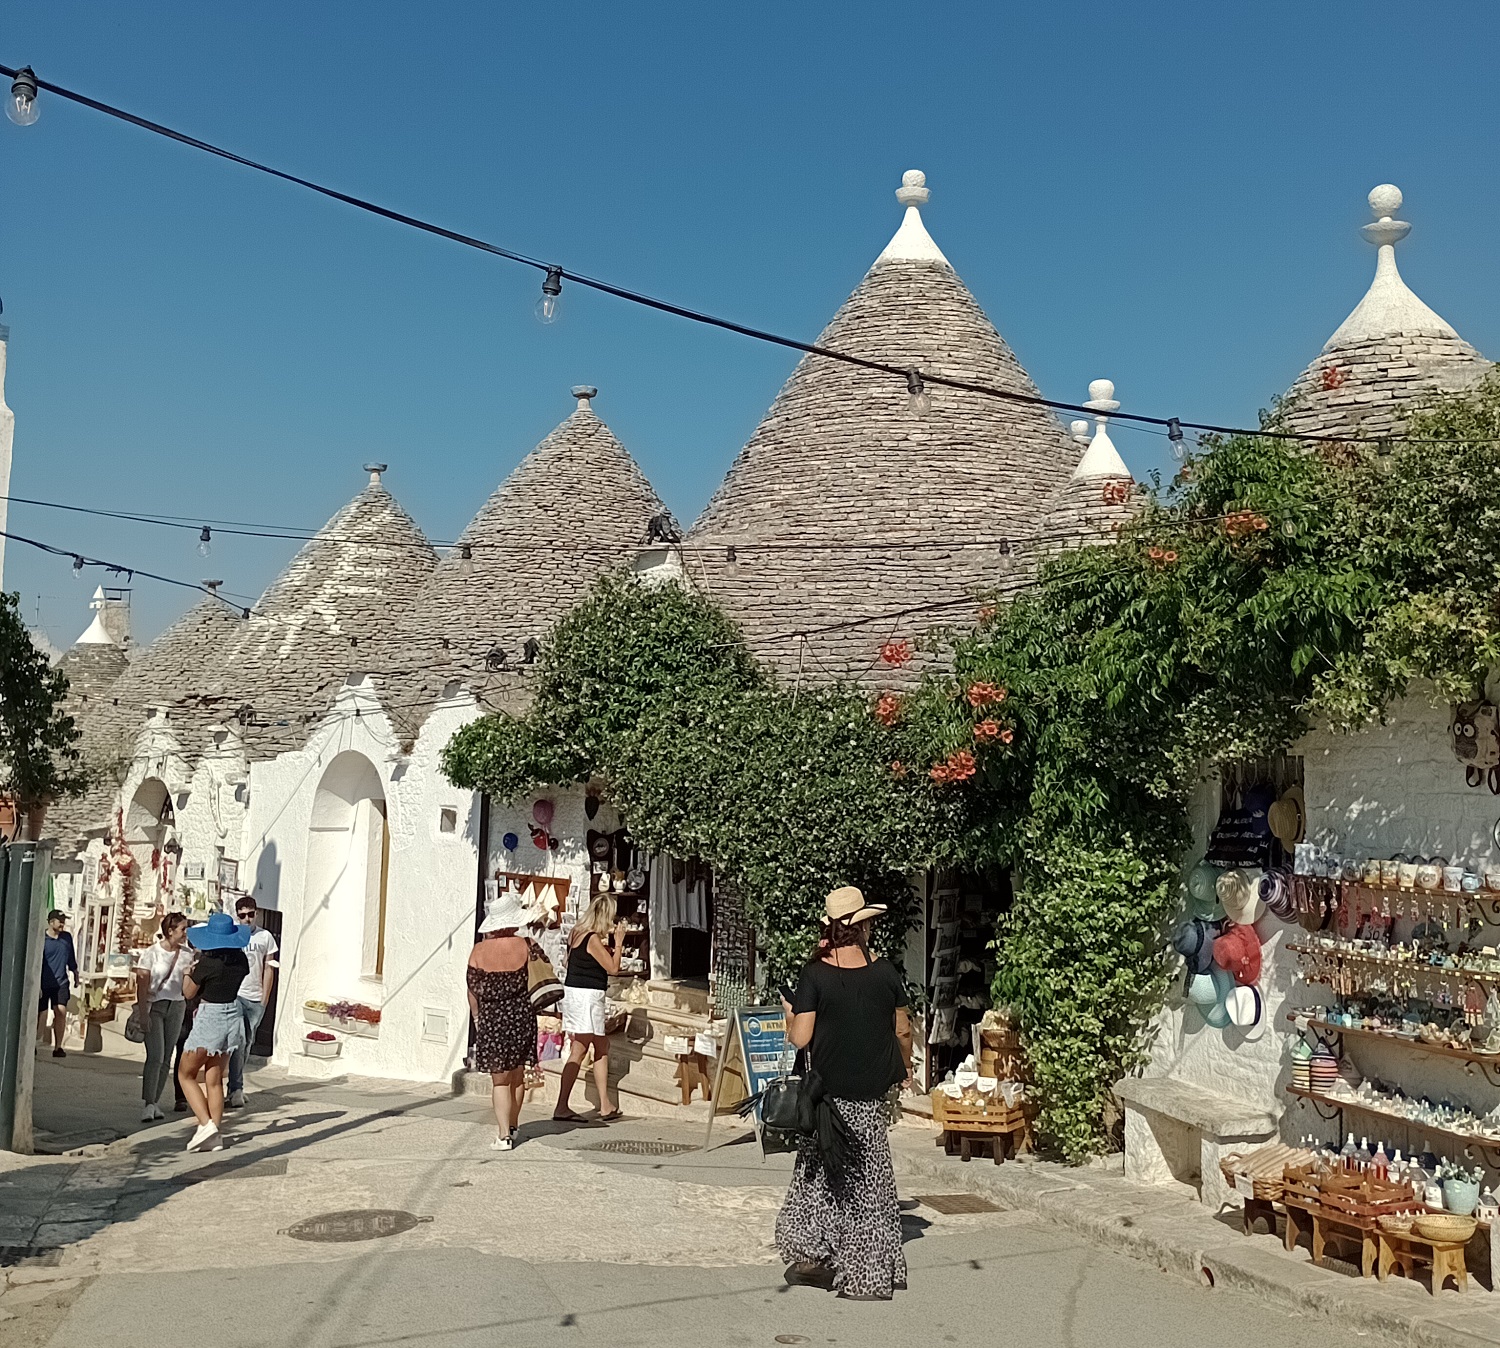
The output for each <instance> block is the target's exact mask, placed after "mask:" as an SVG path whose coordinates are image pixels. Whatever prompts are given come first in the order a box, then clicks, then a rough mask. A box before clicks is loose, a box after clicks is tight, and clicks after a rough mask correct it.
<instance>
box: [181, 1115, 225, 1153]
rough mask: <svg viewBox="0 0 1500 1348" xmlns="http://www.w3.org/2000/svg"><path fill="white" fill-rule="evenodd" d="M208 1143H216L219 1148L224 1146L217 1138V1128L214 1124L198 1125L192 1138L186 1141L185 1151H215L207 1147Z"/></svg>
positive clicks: (221, 1140) (220, 1139)
mask: <svg viewBox="0 0 1500 1348" xmlns="http://www.w3.org/2000/svg"><path fill="white" fill-rule="evenodd" d="M210 1142H217V1143H218V1144H219V1146H220V1147H222V1146H223V1145H224V1141H223V1139H222V1138H221V1137H220V1136H219V1129H218V1126H217V1125H216V1124H214V1123H212V1122H209V1123H200V1124H199V1125H198V1127H197V1129H196V1130H194V1132H193V1135H192V1137H190V1138H189V1139H188V1144H187V1150H188V1151H215V1150H217V1148H215V1147H211V1146H209V1145H208V1144H209V1143H210Z"/></svg>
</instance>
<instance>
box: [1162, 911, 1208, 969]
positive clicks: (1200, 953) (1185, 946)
mask: <svg viewBox="0 0 1500 1348" xmlns="http://www.w3.org/2000/svg"><path fill="white" fill-rule="evenodd" d="M1218 934H1219V925H1218V923H1216V922H1208V921H1206V920H1205V919H1203V918H1201V917H1193V918H1189V919H1188V920H1187V921H1186V922H1184V923H1183V924H1182V926H1180V927H1179V928H1178V929H1177V931H1176V934H1175V935H1174V936H1173V937H1172V948H1173V949H1174V950H1175V951H1176V952H1177V953H1178V954H1179V955H1181V956H1182V958H1183V961H1184V962H1185V963H1186V965H1187V969H1188V972H1189V973H1194V974H1206V973H1207V972H1208V971H1209V969H1210V968H1211V967H1212V966H1213V962H1214V938H1215V937H1216V936H1217V935H1218Z"/></svg>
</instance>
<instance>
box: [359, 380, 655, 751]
mask: <svg viewBox="0 0 1500 1348" xmlns="http://www.w3.org/2000/svg"><path fill="white" fill-rule="evenodd" d="M596 394H597V390H595V389H592V388H587V387H582V386H580V387H578V388H575V389H574V390H573V395H574V397H576V398H577V399H578V407H577V409H576V410H575V411H574V412H573V413H572V415H571V416H569V417H568V418H567V419H566V420H565V421H563V422H562V423H561V424H560V425H558V426H557V427H556V429H554V430H553V431H552V432H551V433H550V434H549V435H548V436H547V437H546V438H545V439H544V440H543V441H542V442H541V443H540V444H539V445H538V446H537V447H536V448H535V449H534V450H532V451H531V453H530V454H528V455H527V456H526V457H525V458H524V459H523V460H522V461H521V462H520V463H519V464H518V465H517V466H516V468H515V470H514V471H513V472H512V473H511V474H510V476H509V477H507V478H506V479H505V481H504V482H503V483H502V484H501V485H500V486H499V487H498V488H497V489H496V490H495V492H494V493H493V494H492V495H491V496H490V498H489V500H487V501H486V502H485V503H484V505H483V506H482V507H481V508H480V511H479V513H478V514H477V515H475V516H474V518H473V519H472V520H471V521H470V522H469V525H468V527H467V528H466V529H465V530H464V531H463V533H462V534H461V535H460V536H459V540H458V542H457V543H456V544H455V545H454V547H453V548H452V549H451V550H450V551H449V553H448V555H447V556H446V557H445V558H444V559H443V561H442V563H441V565H440V566H439V567H438V568H437V570H436V571H435V573H434V574H433V575H432V577H431V578H430V579H429V580H428V582H427V583H426V584H425V585H424V586H423V587H422V590H421V593H420V594H419V595H417V596H416V599H415V601H414V603H413V604H412V606H411V609H410V612H409V614H408V617H407V620H406V622H405V624H404V625H403V627H402V630H401V632H400V635H399V638H398V645H399V647H400V649H401V651H402V653H403V654H402V658H401V659H400V660H398V661H397V662H396V663H397V664H398V665H400V666H404V669H403V670H402V671H401V672H400V673H397V674H395V675H393V676H389V677H387V678H385V679H384V680H383V681H382V682H383V683H384V693H385V696H384V700H385V701H386V703H387V705H388V707H390V708H391V709H392V711H393V715H394V716H395V718H396V719H397V720H398V721H401V722H402V723H403V728H404V730H405V732H406V733H407V735H408V737H414V736H415V734H416V731H417V729H419V728H420V726H421V723H422V721H423V720H424V719H425V717H426V715H427V712H428V711H429V710H430V708H431V706H432V704H433V703H434V702H435V701H437V700H438V698H439V697H441V696H442V694H443V690H444V689H445V688H446V687H447V686H448V685H449V684H453V683H457V684H460V685H462V686H465V687H467V688H469V689H470V691H471V692H473V693H474V694H475V695H476V696H477V697H478V698H480V700H481V701H482V702H484V703H486V704H487V705H491V706H496V707H501V706H503V707H514V706H516V705H518V703H517V699H518V697H519V695H520V693H521V690H522V688H523V680H522V677H521V674H520V672H519V671H520V670H521V668H522V667H523V665H524V662H525V646H526V643H527V641H529V640H536V641H540V640H541V639H542V638H543V637H545V636H546V635H547V633H548V631H550V630H551V628H552V626H553V624H555V623H556V622H557V620H558V619H559V618H561V617H562V616H563V614H565V613H566V612H567V611H568V610H569V609H570V608H572V607H573V605H574V604H576V603H577V602H578V600H579V599H581V598H582V597H583V595H584V593H585V592H586V591H587V590H588V588H589V587H590V586H591V585H592V584H593V583H594V581H595V580H596V579H597V578H598V577H599V576H600V575H601V574H602V573H603V572H605V571H608V570H610V569H612V568H616V567H620V566H626V565H629V564H630V563H631V562H632V561H634V560H635V559H636V557H637V556H638V555H639V554H640V552H641V550H642V549H643V548H645V547H646V546H647V545H648V544H649V543H651V542H653V541H659V540H663V539H670V538H676V537H677V533H678V530H677V525H676V523H675V521H673V519H672V516H671V514H670V512H669V511H668V510H667V508H666V506H664V505H663V504H662V502H661V498H660V497H658V496H657V494H656V492H655V491H654V490H653V489H652V487H651V484H650V482H648V481H647V479H646V475H645V474H644V473H643V472H642V471H641V470H640V468H639V466H638V465H637V464H636V462H635V460H634V459H632V458H631V456H630V454H629V453H628V451H627V450H626V449H625V447H624V445H622V444H621V443H620V441H619V440H618V439H616V438H615V436H614V434H613V432H611V431H610V429H609V427H608V426H607V425H605V423H604V422H603V421H601V420H600V419H599V417H598V416H597V415H596V414H595V412H594V410H593V407H592V399H593V398H594V397H595V396H596Z"/></svg>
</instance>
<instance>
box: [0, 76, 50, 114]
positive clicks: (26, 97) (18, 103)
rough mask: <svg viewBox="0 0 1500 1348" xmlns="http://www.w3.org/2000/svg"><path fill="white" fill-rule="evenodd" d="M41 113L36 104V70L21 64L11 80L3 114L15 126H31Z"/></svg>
mask: <svg viewBox="0 0 1500 1348" xmlns="http://www.w3.org/2000/svg"><path fill="white" fill-rule="evenodd" d="M41 113H42V110H41V109H40V108H39V107H37V104H36V72H35V71H33V70H32V68H31V67H30V66H22V67H21V69H19V70H18V71H16V77H15V79H13V80H12V81H11V85H10V99H9V101H7V103H6V104H5V115H6V116H7V117H9V118H10V119H11V121H13V122H14V123H15V124H16V125H17V126H31V125H32V124H33V123H34V122H35V121H36V119H37V118H38V117H40V116H41Z"/></svg>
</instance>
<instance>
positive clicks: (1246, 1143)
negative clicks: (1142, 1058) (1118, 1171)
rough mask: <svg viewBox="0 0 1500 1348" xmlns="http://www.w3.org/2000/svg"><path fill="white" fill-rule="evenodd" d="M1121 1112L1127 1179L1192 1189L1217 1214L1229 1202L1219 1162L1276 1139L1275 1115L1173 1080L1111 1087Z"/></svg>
mask: <svg viewBox="0 0 1500 1348" xmlns="http://www.w3.org/2000/svg"><path fill="white" fill-rule="evenodd" d="M1114 1091H1115V1096H1116V1098H1117V1099H1118V1100H1119V1101H1120V1103H1121V1105H1123V1106H1124V1109H1125V1177H1126V1178H1127V1179H1133V1180H1136V1181H1138V1182H1140V1183H1143V1184H1171V1183H1173V1182H1176V1183H1178V1184H1185V1185H1190V1186H1191V1187H1192V1188H1193V1190H1194V1191H1195V1192H1196V1193H1197V1195H1198V1197H1199V1198H1200V1199H1202V1201H1203V1202H1204V1203H1206V1204H1208V1205H1209V1206H1211V1207H1212V1208H1214V1209H1215V1210H1218V1209H1219V1208H1220V1207H1222V1206H1223V1205H1224V1204H1225V1203H1227V1202H1229V1201H1230V1199H1231V1198H1232V1197H1233V1194H1234V1190H1232V1189H1231V1188H1230V1187H1229V1185H1228V1183H1227V1182H1226V1181H1225V1179H1224V1176H1223V1173H1222V1172H1221V1171H1220V1169H1219V1158H1220V1157H1221V1156H1222V1155H1225V1154H1227V1153H1228V1152H1232V1151H1251V1150H1253V1149H1254V1148H1255V1147H1257V1146H1260V1145H1261V1144H1262V1143H1264V1142H1269V1141H1270V1140H1271V1139H1272V1138H1273V1137H1275V1136H1276V1130H1277V1121H1278V1118H1279V1111H1278V1110H1277V1109H1276V1108H1274V1107H1273V1108H1270V1109H1264V1108H1260V1107H1258V1106H1256V1105H1253V1104H1249V1103H1247V1102H1246V1101H1244V1100H1236V1099H1235V1098H1234V1097H1233V1096H1230V1095H1222V1094H1220V1093H1219V1092H1218V1091H1211V1090H1206V1089H1205V1088H1204V1087H1202V1086H1194V1085H1192V1084H1190V1083H1188V1082H1186V1081H1178V1080H1175V1079H1174V1078H1172V1077H1125V1078H1124V1079H1123V1080H1121V1081H1117V1082H1115V1086H1114Z"/></svg>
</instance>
